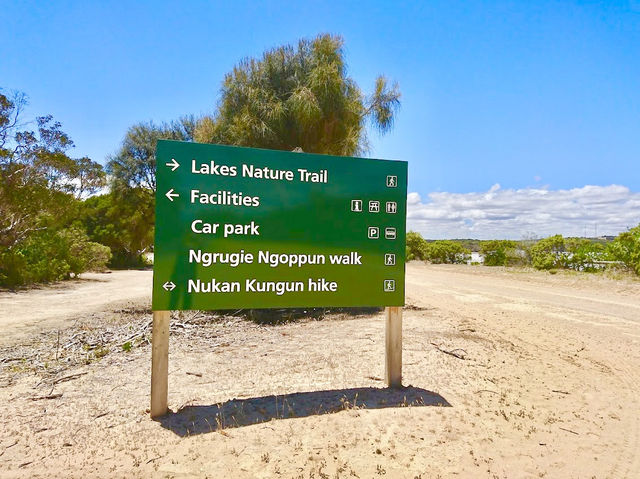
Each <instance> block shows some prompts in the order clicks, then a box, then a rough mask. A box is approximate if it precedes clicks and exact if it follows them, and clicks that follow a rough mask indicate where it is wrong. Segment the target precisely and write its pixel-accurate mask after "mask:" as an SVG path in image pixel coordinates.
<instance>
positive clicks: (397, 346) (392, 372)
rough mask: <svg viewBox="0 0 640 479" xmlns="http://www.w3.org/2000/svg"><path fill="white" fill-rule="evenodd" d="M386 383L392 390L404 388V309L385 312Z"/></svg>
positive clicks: (399, 308) (394, 307) (391, 308)
mask: <svg viewBox="0 0 640 479" xmlns="http://www.w3.org/2000/svg"><path fill="white" fill-rule="evenodd" d="M385 315H386V331H385V373H384V376H385V382H386V383H387V386H388V387H390V388H400V387H402V308H401V307H398V306H389V307H387V308H386V310H385Z"/></svg>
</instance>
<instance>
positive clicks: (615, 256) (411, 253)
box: [407, 225, 640, 275]
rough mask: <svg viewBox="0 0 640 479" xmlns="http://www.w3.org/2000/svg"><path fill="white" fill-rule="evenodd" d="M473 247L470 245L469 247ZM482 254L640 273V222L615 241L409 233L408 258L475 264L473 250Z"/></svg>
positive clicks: (547, 265)
mask: <svg viewBox="0 0 640 479" xmlns="http://www.w3.org/2000/svg"><path fill="white" fill-rule="evenodd" d="M469 245H470V246H471V248H473V250H472V249H471V248H468V247H467V246H469ZM472 251H474V252H476V253H479V255H480V256H481V257H482V259H483V263H484V264H485V265H486V266H532V267H534V268H536V269H539V270H547V271H555V270H560V269H566V270H574V271H585V272H596V271H602V270H605V269H609V268H618V269H625V270H628V271H630V272H633V273H635V274H637V275H640V225H638V226H636V227H635V228H631V229H630V230H629V231H625V232H624V233H621V234H619V235H618V236H617V237H616V238H615V239H613V240H612V241H606V240H603V239H600V238H564V237H563V236H562V235H554V236H550V237H548V238H543V239H540V240H530V239H527V240H522V241H513V240H489V241H479V240H436V241H429V240H425V239H424V238H423V237H422V236H421V235H420V233H416V232H415V231H409V232H408V233H407V260H408V261H411V260H421V261H428V262H431V263H449V264H454V263H471V252H472Z"/></svg>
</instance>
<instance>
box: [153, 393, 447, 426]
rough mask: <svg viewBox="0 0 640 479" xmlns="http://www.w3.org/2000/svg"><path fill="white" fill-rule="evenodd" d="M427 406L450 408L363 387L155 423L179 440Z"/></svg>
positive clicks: (420, 396)
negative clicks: (366, 411)
mask: <svg viewBox="0 0 640 479" xmlns="http://www.w3.org/2000/svg"><path fill="white" fill-rule="evenodd" d="M426 406H435V407H451V404H450V403H449V402H448V401H447V400H446V399H445V398H443V397H442V396H440V395H439V394H437V393H435V392H432V391H427V390H426V389H422V388H417V387H413V386H407V387H403V388H384V389H382V388H374V387H363V388H349V389H335V390H327V391H311V392H301V393H293V394H287V395H284V396H275V395H272V396H262V397H255V398H248V399H231V400H229V401H225V402H223V403H219V404H214V405H202V406H185V407H183V408H181V409H180V410H178V411H177V412H169V413H168V414H167V415H165V416H162V417H159V418H157V419H156V420H157V421H158V422H159V423H160V424H161V426H162V427H164V428H165V429H169V430H170V431H172V432H174V433H175V434H177V435H178V436H180V437H186V436H194V435H199V434H207V433H210V432H216V431H220V430H223V429H228V428H237V427H243V426H250V425H252V424H260V423H264V422H269V421H271V420H272V419H290V418H300V417H309V416H319V415H322V414H333V413H337V412H340V411H344V410H355V409H384V408H397V407H426Z"/></svg>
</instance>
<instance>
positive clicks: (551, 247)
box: [531, 235, 566, 270]
mask: <svg viewBox="0 0 640 479" xmlns="http://www.w3.org/2000/svg"><path fill="white" fill-rule="evenodd" d="M531 264H532V265H533V267H534V268H536V269H546V270H550V269H553V268H563V267H565V266H566V257H565V255H564V238H563V237H562V235H555V236H550V237H549V238H544V239H541V240H540V241H538V242H537V243H536V244H534V245H533V246H532V247H531Z"/></svg>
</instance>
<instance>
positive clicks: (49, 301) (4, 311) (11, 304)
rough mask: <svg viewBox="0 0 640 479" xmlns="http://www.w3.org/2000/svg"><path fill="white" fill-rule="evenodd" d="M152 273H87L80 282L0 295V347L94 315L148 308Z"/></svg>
mask: <svg viewBox="0 0 640 479" xmlns="http://www.w3.org/2000/svg"><path fill="white" fill-rule="evenodd" d="M152 276H153V273H152V272H151V271H113V272H110V273H85V274H83V275H81V278H80V279H77V280H72V281H65V282H61V283H57V284H55V285H54V286H44V287H40V288H37V289H31V290H28V291H19V292H9V291H0V330H2V335H0V345H7V344H14V343H16V342H19V341H21V340H26V339H28V338H29V337H31V336H33V335H34V334H37V333H39V332H42V331H45V330H49V329H55V328H60V327H64V326H65V324H68V323H69V320H71V319H75V318H77V317H78V316H80V315H84V314H87V313H93V312H102V311H110V310H114V309H117V308H125V307H134V306H141V305H145V306H146V305H148V304H149V303H150V294H151V293H150V291H151V285H152V283H151V281H152Z"/></svg>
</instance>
